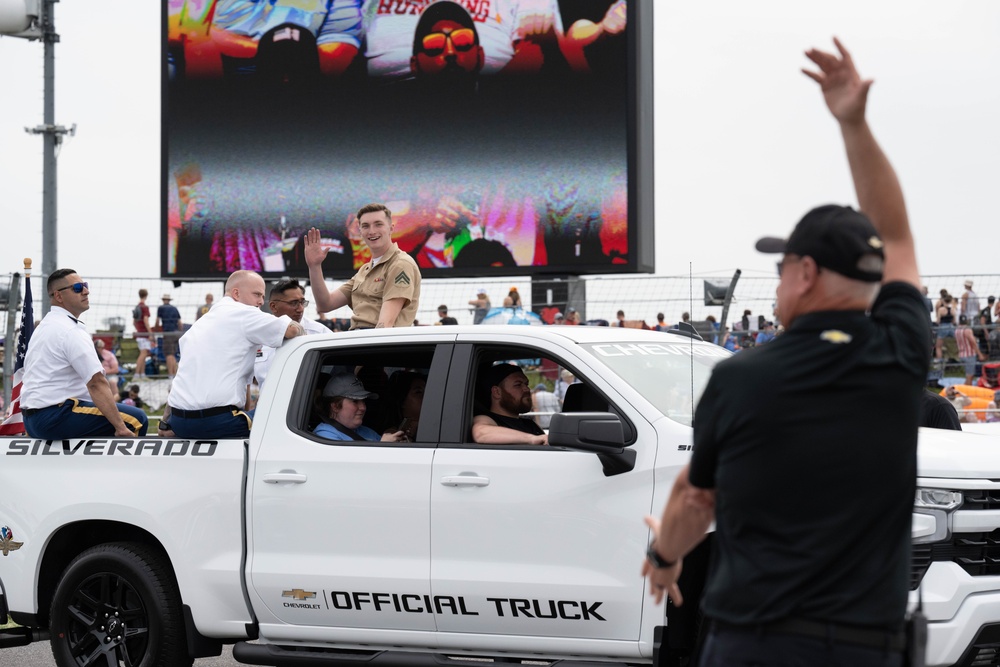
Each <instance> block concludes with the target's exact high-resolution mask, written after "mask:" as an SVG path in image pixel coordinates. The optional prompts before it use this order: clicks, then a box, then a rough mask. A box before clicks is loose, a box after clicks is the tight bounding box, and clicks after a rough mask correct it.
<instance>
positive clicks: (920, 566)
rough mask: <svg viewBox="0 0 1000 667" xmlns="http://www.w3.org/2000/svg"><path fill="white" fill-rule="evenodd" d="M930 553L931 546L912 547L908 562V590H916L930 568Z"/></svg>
mask: <svg viewBox="0 0 1000 667" xmlns="http://www.w3.org/2000/svg"><path fill="white" fill-rule="evenodd" d="M931 560H932V552H931V545H929V544H920V545H916V544H915V545H913V556H912V557H911V561H910V564H911V566H910V590H911V591H915V590H917V586H919V585H920V580H921V579H923V578H924V575H925V574H926V573H927V568H929V567H930V566H931Z"/></svg>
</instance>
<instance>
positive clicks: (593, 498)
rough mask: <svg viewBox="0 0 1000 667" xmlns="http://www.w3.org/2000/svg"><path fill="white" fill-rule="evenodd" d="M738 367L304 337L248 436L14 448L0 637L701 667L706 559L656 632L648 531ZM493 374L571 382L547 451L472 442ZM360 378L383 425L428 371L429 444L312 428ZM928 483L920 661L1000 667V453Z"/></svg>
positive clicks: (918, 540)
mask: <svg viewBox="0 0 1000 667" xmlns="http://www.w3.org/2000/svg"><path fill="white" fill-rule="evenodd" d="M726 356H728V352H726V351H724V350H722V349H721V348H719V347H717V346H714V345H710V344H707V343H703V342H700V341H698V340H693V339H692V338H688V337H684V336H681V335H675V334H664V333H658V332H649V331H638V330H632V329H616V328H605V327H570V326H564V327H529V326H524V327H517V326H507V327H492V326H478V327H427V328H413V329H408V330H373V331H364V332H352V333H346V334H335V335H329V336H325V335H324V336H309V337H302V338H298V339H295V340H293V341H291V342H289V344H287V345H286V346H285V347H283V348H282V349H281V350H280V351H279V353H278V355H277V356H276V359H275V361H274V364H273V366H272V367H271V371H270V374H269V375H268V381H267V383H266V385H265V387H264V390H263V392H262V394H261V396H260V400H259V403H258V408H257V414H256V419H255V421H254V427H253V431H252V434H251V437H250V439H249V440H248V441H246V442H244V441H215V440H174V439H161V438H155V437H151V438H145V439H111V438H109V439H80V440H67V441H42V440H36V439H31V438H10V439H3V440H0V452H2V456H3V457H4V458H3V463H2V467H0V618H3V617H4V616H5V615H6V614H7V613H8V612H9V613H10V616H11V618H12V619H13V620H14V621H15V622H16V623H18V624H20V626H22V627H19V628H13V629H8V630H6V631H0V645H17V644H23V643H27V642H30V641H33V640H38V639H44V638H49V639H50V640H51V644H52V649H53V652H54V655H55V659H56V663H57V664H58V665H60V667H71V666H73V667H80V666H89V665H95V666H96V665H100V666H102V667H103V666H110V665H134V666H140V667H154V666H158V667H175V666H177V665H190V664H191V661H192V658H195V657H203V656H209V655H217V654H218V653H219V652H220V651H221V646H222V644H223V643H234V644H235V646H234V649H233V653H234V656H235V657H236V658H237V660H240V661H241V662H245V663H247V664H258V665H289V666H291V665H321V664H323V665H341V666H346V665H356V664H358V663H359V662H365V663H371V664H373V665H374V664H380V665H390V666H393V667H419V666H427V667H430V666H432V665H444V664H458V665H462V664H466V665H467V664H469V663H470V662H473V661H478V662H481V661H483V660H484V659H489V660H491V661H493V662H504V663H522V662H525V661H527V662H528V663H529V664H533V665H537V664H549V663H552V662H555V661H564V662H566V663H569V664H572V665H582V664H583V663H589V664H596V663H603V664H605V665H607V664H609V663H618V664H653V663H655V664H656V665H657V666H658V667H659V666H660V665H679V664H685V661H686V660H687V659H688V658H687V656H689V654H690V651H691V648H692V646H693V645H694V643H695V640H696V635H697V631H698V619H697V612H696V609H697V604H696V602H697V597H698V589H699V587H700V580H701V579H702V578H703V577H704V570H705V566H706V560H707V559H706V554H707V552H708V551H709V549H710V548H711V541H710V540H707V541H706V542H705V544H704V545H703V546H702V547H699V550H698V551H696V552H695V553H694V554H692V556H691V557H689V558H688V559H687V561H686V564H685V577H686V578H687V579H686V580H685V581H684V582H682V586H684V587H685V591H686V593H687V597H688V598H690V603H689V604H685V605H684V606H683V607H681V608H677V607H674V606H672V605H669V606H668V607H667V609H666V613H665V612H664V609H663V607H659V606H656V605H654V604H652V602H651V599H650V597H649V596H648V595H646V594H645V593H646V591H645V582H644V580H643V579H642V578H641V577H640V576H639V565H640V563H641V559H642V556H643V553H644V549H645V546H646V544H647V542H648V540H649V537H650V536H649V532H648V530H647V528H646V526H645V525H644V524H643V522H642V517H643V515H645V514H648V513H657V512H659V511H660V509H661V508H662V506H663V504H664V502H665V500H666V497H667V495H668V492H669V490H670V486H671V483H672V481H673V479H674V478H675V476H676V475H677V473H678V471H679V470H680V469H681V468H682V467H683V466H684V465H685V464H686V463H687V461H688V459H689V457H690V449H691V426H690V424H691V418H692V406H693V402H694V401H693V400H692V398H693V397H697V396H698V395H699V393H700V392H701V389H702V387H703V386H704V383H705V382H706V380H707V378H708V375H709V373H710V371H711V369H712V367H713V365H714V364H715V363H716V362H718V361H719V360H720V359H722V358H725V357H726ZM500 360H506V361H514V362H516V363H519V364H521V365H522V366H524V367H526V368H527V369H528V371H529V377H531V378H532V380H533V381H536V378H539V379H542V378H544V379H545V380H548V381H551V380H552V379H554V378H555V377H557V375H558V374H559V370H560V369H568V370H569V371H571V372H572V373H573V374H574V376H575V378H576V383H574V384H572V385H570V386H569V387H568V389H567V391H566V396H565V400H564V403H563V407H562V411H561V412H560V413H558V414H556V415H554V416H553V417H552V420H551V424H550V426H549V442H550V445H552V446H549V447H544V446H484V445H477V444H474V443H473V442H472V441H471V438H470V425H471V420H472V416H473V412H474V409H475V401H476V392H475V386H476V378H477V377H478V376H479V375H480V374H481V373H483V372H484V370H485V369H486V368H488V367H489V366H490V365H492V364H493V363H494V362H496V361H500ZM345 367H346V368H351V369H355V368H359V369H360V370H359V376H360V377H362V379H363V381H364V382H365V383H366V385H368V387H369V389H371V390H374V391H376V392H377V393H380V397H379V399H378V401H375V402H374V403H373V404H372V405H371V407H370V408H369V410H368V414H366V419H370V420H372V421H373V422H375V424H374V425H376V426H378V425H379V424H378V421H379V420H382V425H387V424H388V422H387V421H386V420H389V419H392V416H391V415H392V414H393V409H394V407H395V406H393V405H391V397H390V395H389V394H388V393H387V392H386V391H385V385H386V383H387V382H388V376H389V375H390V374H391V373H392V372H393V371H395V370H398V369H406V370H409V371H416V372H419V373H421V374H423V375H425V376H426V377H427V386H426V392H425V395H424V397H423V402H422V407H421V411H420V416H419V420H418V425H417V431H416V436H415V438H414V442H411V443H357V442H330V441H327V440H323V439H321V438H319V437H316V436H315V435H313V434H312V433H311V429H312V427H313V426H314V425H315V424H316V423H317V419H318V416H317V414H316V410H315V408H314V406H315V400H314V399H315V395H316V393H317V389H318V388H319V387H321V386H322V384H323V382H324V379H325V377H326V376H327V374H329V373H330V372H332V371H333V370H334V369H338V368H345ZM919 486H920V487H921V488H920V491H919V493H918V496H917V498H916V504H915V509H914V524H913V525H914V529H913V530H914V532H913V535H914V543H915V546H914V559H913V587H914V591H916V587H917V584H918V583H919V582H921V581H922V582H923V585H922V596H923V604H924V608H925V610H926V612H927V613H928V615H929V617H930V620H931V624H930V643H929V664H934V665H950V664H962V665H972V664H995V662H981V661H982V660H983V659H984V657H983V656H986V658H985V659H987V660H989V659H992V660H995V659H996V658H995V654H996V652H997V648H996V647H997V646H998V645H1000V450H998V449H997V448H996V445H995V444H992V440H991V439H990V438H989V437H988V436H980V435H972V434H960V433H950V432H944V431H933V432H932V431H926V432H923V433H922V434H921V446H920V480H919ZM789 502H794V499H789ZM863 520H871V517H864V518H863ZM831 539H836V536H835V535H834V536H831ZM857 548H858V549H864V548H865V546H864V545H861V544H859V545H857ZM871 557H872V558H879V557H880V555H879V554H875V553H873V554H871ZM913 599H914V601H915V600H916V593H914V595H913ZM0 656H2V654H0ZM989 656H994V657H992V658H990V657H989ZM977 660H979V661H980V662H976V661H977Z"/></svg>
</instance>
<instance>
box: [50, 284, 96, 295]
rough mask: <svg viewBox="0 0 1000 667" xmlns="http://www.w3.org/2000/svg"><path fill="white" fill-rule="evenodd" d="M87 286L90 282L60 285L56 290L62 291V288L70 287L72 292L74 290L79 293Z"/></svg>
mask: <svg viewBox="0 0 1000 667" xmlns="http://www.w3.org/2000/svg"><path fill="white" fill-rule="evenodd" d="M89 287H90V283H73V284H72V285H66V287H60V288H59V289H57V290H56V291H57V292H62V291H64V290H68V289H71V290H73V291H74V292H76V293H77V294H81V293H82V292H83V290H85V289H87V288H89Z"/></svg>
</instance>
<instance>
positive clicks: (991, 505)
mask: <svg viewBox="0 0 1000 667" xmlns="http://www.w3.org/2000/svg"><path fill="white" fill-rule="evenodd" d="M962 495H963V496H964V501H963V503H962V509H963V510H996V509H1000V489H989V490H977V491H965V492H963V494H962Z"/></svg>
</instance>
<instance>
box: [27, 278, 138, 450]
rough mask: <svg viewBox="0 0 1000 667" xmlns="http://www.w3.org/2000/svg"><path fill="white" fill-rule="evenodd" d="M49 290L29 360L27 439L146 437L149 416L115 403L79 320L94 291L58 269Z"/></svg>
mask: <svg viewBox="0 0 1000 667" xmlns="http://www.w3.org/2000/svg"><path fill="white" fill-rule="evenodd" d="M46 290H47V291H48V293H49V298H50V299H51V301H50V303H51V309H50V310H49V314H48V315H46V316H45V319H43V320H42V322H41V324H39V325H38V328H37V329H35V333H34V334H33V335H32V336H31V342H30V343H29V344H28V351H27V353H26V355H25V358H24V385H23V387H22V390H21V392H22V393H21V411H22V412H23V413H24V427H25V430H26V431H27V432H28V435H30V436H32V437H34V438H43V439H45V440H61V439H66V438H83V437H89V436H112V435H113V436H119V437H131V436H135V435H146V428H147V426H148V421H147V419H146V413H144V412H143V411H142V410H140V409H138V408H135V407H132V406H129V405H124V404H122V403H116V401H115V395H114V394H113V393H111V387H110V386H109V385H108V381H107V379H106V378H105V376H104V367H103V366H102V365H101V360H100V358H99V357H98V356H97V353H96V351H95V348H94V341H93V340H92V339H91V337H90V334H88V333H87V329H86V327H85V326H84V324H83V322H81V321H80V320H79V319H78V318H79V317H80V315H81V314H83V313H84V312H85V311H87V310H88V309H89V308H90V286H89V285H88V284H87V283H85V282H84V281H83V280H81V279H80V276H79V275H77V273H76V271H74V270H73V269H59V270H57V271H54V272H53V273H52V275H50V276H49V279H48V282H47V283H46Z"/></svg>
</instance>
